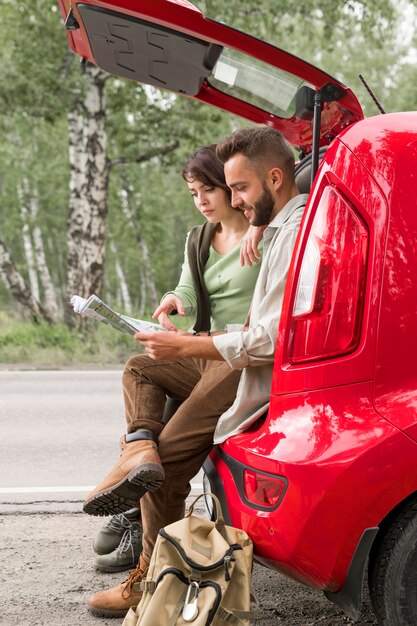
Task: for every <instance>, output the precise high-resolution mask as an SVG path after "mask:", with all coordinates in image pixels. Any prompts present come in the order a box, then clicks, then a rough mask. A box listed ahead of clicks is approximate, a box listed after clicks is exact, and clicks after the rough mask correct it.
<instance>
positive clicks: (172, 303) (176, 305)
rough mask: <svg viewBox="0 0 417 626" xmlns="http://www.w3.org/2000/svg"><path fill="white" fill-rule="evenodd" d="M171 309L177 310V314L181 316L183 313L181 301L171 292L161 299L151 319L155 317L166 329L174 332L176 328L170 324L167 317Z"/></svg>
mask: <svg viewBox="0 0 417 626" xmlns="http://www.w3.org/2000/svg"><path fill="white" fill-rule="evenodd" d="M173 311H177V313H178V315H181V317H183V316H184V315H185V311H184V305H183V303H182V301H181V300H180V299H179V298H178V297H177V296H175V295H174V294H173V293H169V294H168V295H166V296H165V298H163V299H162V301H161V304H160V305H159V307H158V308H157V309H156V310H155V312H154V314H153V315H152V319H154V320H156V319H157V320H158V322H159V323H160V324H161V326H163V327H164V328H166V329H167V330H172V331H174V332H176V331H178V328H177V327H176V326H174V324H172V322H171V321H170V319H169V317H168V316H169V315H170V314H171V313H172V312H173Z"/></svg>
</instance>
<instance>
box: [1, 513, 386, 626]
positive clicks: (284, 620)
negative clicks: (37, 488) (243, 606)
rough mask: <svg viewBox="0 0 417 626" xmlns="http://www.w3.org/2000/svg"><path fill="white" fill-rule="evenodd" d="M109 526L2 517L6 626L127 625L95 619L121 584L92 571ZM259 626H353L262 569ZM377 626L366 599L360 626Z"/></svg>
mask: <svg viewBox="0 0 417 626" xmlns="http://www.w3.org/2000/svg"><path fill="white" fill-rule="evenodd" d="M102 524H103V521H102V520H100V519H97V518H94V517H88V516H87V515H83V514H79V513H58V514H44V513H36V514H28V515H24V514H14V513H11V514H5V515H2V516H1V517H0V563H1V568H0V570H1V571H0V585H1V593H0V624H2V625H4V626H38V625H44V626H90V625H91V626H100V625H101V626H120V624H121V620H118V619H104V618H96V617H94V616H92V615H90V614H89V613H88V612H87V610H86V608H85V602H86V600H87V598H88V597H89V596H90V595H91V594H92V593H94V592H95V591H98V590H100V589H105V588H107V587H109V586H113V585H115V584H119V582H120V581H121V580H122V576H123V575H124V573H123V572H122V573H121V574H120V573H119V574H103V573H99V572H96V571H95V570H94V569H93V551H92V547H91V546H92V538H93V537H94V535H95V533H96V532H97V530H98V529H99V528H100V527H101V525H102ZM253 592H254V594H255V595H256V596H257V598H258V600H259V603H260V611H259V614H258V617H257V619H256V620H255V622H254V623H255V624H256V625H258V624H259V625H260V624H262V626H277V625H281V624H285V625H286V626H342V625H343V626H346V625H347V624H353V622H352V621H351V620H349V619H348V618H346V617H345V616H344V615H343V614H342V613H341V612H340V611H339V610H338V609H337V608H336V607H335V606H334V605H332V604H331V603H330V602H328V601H327V600H326V599H325V598H324V596H323V595H322V594H321V592H317V591H315V590H312V589H308V588H305V587H303V586H302V585H300V584H298V583H296V582H293V581H291V580H290V579H288V578H286V577H284V576H281V575H280V574H277V573H276V572H272V571H270V570H267V569H266V568H263V567H260V566H258V565H255V568H254V577H253ZM370 624H372V625H375V624H377V622H376V620H375V618H374V616H373V612H372V609H371V608H370V604H369V600H367V599H366V598H365V603H364V609H363V611H362V615H361V619H360V620H359V621H358V622H356V625H357V626H365V625H367V626H369V625H370Z"/></svg>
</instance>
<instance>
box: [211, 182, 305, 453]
mask: <svg viewBox="0 0 417 626" xmlns="http://www.w3.org/2000/svg"><path fill="white" fill-rule="evenodd" d="M306 202H307V195H306V194H300V195H298V196H296V197H295V198H292V199H291V200H290V201H289V202H287V204H286V205H285V206H284V207H283V208H282V209H281V211H280V212H279V213H278V215H277V216H276V217H275V218H274V219H273V220H272V222H271V223H270V224H269V225H268V227H267V228H266V229H265V232H264V237H263V239H264V255H263V260H262V265H261V269H260V272H259V276H258V280H257V281H256V285H255V290H254V293H253V299H252V308H251V318H250V324H249V329H248V330H247V331H243V332H242V331H233V332H228V333H225V334H223V335H216V336H214V337H213V342H214V345H215V346H216V348H217V350H218V351H219V352H220V354H221V355H222V356H223V358H224V359H225V360H226V362H227V363H228V364H229V365H230V367H231V368H232V369H243V372H242V376H241V379H240V382H239V387H238V390H237V394H236V399H235V401H234V403H233V404H232V406H231V407H230V409H228V410H227V411H226V412H225V413H223V415H222V416H221V417H220V419H219V421H218V423H217V428H216V431H215V433H214V443H216V444H217V443H221V442H222V441H224V440H225V439H227V438H228V437H231V436H232V435H236V434H237V433H240V432H242V431H243V430H245V429H246V428H248V427H249V426H250V425H251V424H253V422H254V421H255V420H257V419H258V417H260V415H262V413H263V412H264V411H266V409H267V408H268V405H269V395H270V389H271V380H272V368H273V363H274V352H275V344H276V341H277V335H278V325H279V318H280V315H281V309H282V301H283V297H284V290H285V283H286V280H287V274H288V269H289V266H290V261H291V257H292V253H293V250H294V245H295V240H296V237H297V234H298V229H299V226H300V222H301V218H302V215H303V212H304V207H305V204H306Z"/></svg>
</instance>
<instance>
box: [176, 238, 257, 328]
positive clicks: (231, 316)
mask: <svg viewBox="0 0 417 626" xmlns="http://www.w3.org/2000/svg"><path fill="white" fill-rule="evenodd" d="M240 247H241V244H239V245H238V246H236V248H234V249H233V250H231V251H230V252H229V253H228V254H219V253H218V252H216V251H215V250H214V248H213V247H212V246H210V254H209V258H208V260H207V263H206V266H205V269H204V282H205V284H206V287H207V291H208V293H209V296H210V302H211V330H212V331H216V330H224V328H225V326H226V324H243V323H244V322H245V320H246V316H247V314H248V311H249V307H250V303H251V301H252V295H253V290H254V287H255V283H256V279H257V278H258V273H259V267H260V263H256V264H254V265H253V266H252V267H248V266H247V265H244V266H243V267H241V265H240V260H239V254H240ZM259 248H260V249H262V242H261V244H260V246H259ZM169 293H174V294H175V295H176V296H178V297H179V298H180V299H181V301H182V302H183V304H184V309H185V313H186V315H190V316H192V315H193V314H195V313H196V310H197V294H196V292H195V289H194V284H193V279H192V276H191V271H190V266H189V264H188V255H187V245H186V246H185V258H184V264H183V266H182V272H181V276H180V280H179V283H178V285H177V287H176V288H175V290H174V291H172V292H169Z"/></svg>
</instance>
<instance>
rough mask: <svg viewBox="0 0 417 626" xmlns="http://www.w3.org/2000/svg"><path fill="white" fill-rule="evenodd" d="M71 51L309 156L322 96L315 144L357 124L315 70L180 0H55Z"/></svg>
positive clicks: (342, 98) (346, 93) (349, 100)
mask: <svg viewBox="0 0 417 626" xmlns="http://www.w3.org/2000/svg"><path fill="white" fill-rule="evenodd" d="M59 3H60V6H61V10H62V14H63V16H64V20H65V23H66V26H67V35H68V40H69V43H70V46H71V47H72V49H73V50H74V51H75V52H77V53H78V54H79V55H80V56H81V57H83V58H84V59H86V60H87V61H90V62H92V63H95V64H96V65H98V66H99V67H101V68H102V69H104V70H106V71H107V72H109V73H110V74H113V75H116V76H122V77H125V78H130V79H132V80H136V81H139V82H143V83H146V84H149V85H153V86H156V87H160V88H164V89H169V90H171V91H174V92H176V93H181V94H184V95H186V96H189V97H192V98H196V99H197V100H200V101H202V102H207V103H209V104H212V105H214V106H216V107H219V108H221V109H224V110H226V111H230V112H231V113H234V114H236V115H239V116H241V117H244V118H246V119H248V120H251V121H253V122H258V123H265V124H268V125H272V126H274V127H275V128H277V129H278V130H280V131H281V132H282V133H283V134H284V136H285V137H286V138H287V139H288V141H289V142H290V143H291V144H292V145H294V146H296V147H298V148H300V149H301V150H304V151H305V152H310V151H311V145H312V108H311V101H310V102H309V99H308V98H307V99H306V98H305V94H306V93H308V91H306V89H305V87H310V88H312V89H313V91H314V92H317V93H320V94H321V99H322V103H323V106H322V113H321V132H320V143H321V145H327V144H328V143H330V141H331V140H332V139H333V137H335V136H336V135H337V134H338V133H339V132H340V131H341V130H342V129H343V128H345V127H346V126H348V125H349V124H351V123H353V122H356V121H358V120H360V119H362V118H363V112H362V109H361V106H360V104H359V102H358V100H357V98H356V96H355V95H354V94H353V93H352V92H351V91H350V89H348V88H347V87H345V86H344V85H342V84H341V83H340V82H338V81H337V80H336V79H334V78H333V77H331V76H329V75H328V74H326V73H325V72H323V71H321V70H319V69H318V68H316V67H314V66H313V65H310V64H309V63H306V62H305V61H303V60H302V59H299V58H297V57H295V56H294V55H292V54H290V53H288V52H285V51H283V50H281V49H279V48H277V47H275V46H272V45H270V44H268V43H265V42H263V41H260V40H259V39H256V38H254V37H251V36H249V35H246V34H245V33H242V32H240V31H237V30H235V29H233V28H230V27H228V26H226V25H224V24H221V23H218V22H215V21H213V20H210V19H208V18H206V17H205V16H204V15H203V14H202V13H201V12H200V11H199V10H198V9H196V7H194V6H193V5H192V4H190V3H188V2H186V1H185V0H152V2H149V0H135V2H132V0H109V1H107V2H102V1H100V0H84V1H83V2H76V1H75V0H59Z"/></svg>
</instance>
